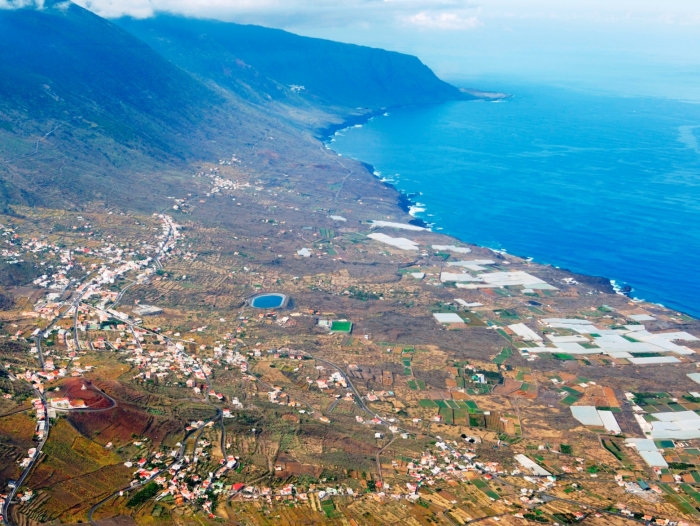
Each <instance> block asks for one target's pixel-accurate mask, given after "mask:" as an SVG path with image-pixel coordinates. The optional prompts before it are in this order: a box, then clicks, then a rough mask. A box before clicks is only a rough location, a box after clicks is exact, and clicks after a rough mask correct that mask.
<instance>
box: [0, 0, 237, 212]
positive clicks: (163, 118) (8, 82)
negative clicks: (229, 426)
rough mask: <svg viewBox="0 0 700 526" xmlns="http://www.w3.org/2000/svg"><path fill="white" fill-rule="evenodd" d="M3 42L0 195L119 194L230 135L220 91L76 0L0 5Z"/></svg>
mask: <svg viewBox="0 0 700 526" xmlns="http://www.w3.org/2000/svg"><path fill="white" fill-rule="evenodd" d="M0 49H2V50H3V51H2V53H0V71H1V72H2V74H1V75H0V179H1V181H2V182H1V183H0V202H4V203H6V202H8V201H20V202H28V203H33V202H37V203H42V202H45V201H47V200H48V199H52V198H54V197H55V196H57V195H64V196H65V195H70V196H72V197H76V198H80V199H91V198H95V197H99V196H100V195H105V194H106V193H107V192H114V191H116V192H117V195H118V194H119V193H120V189H121V190H122V191H123V192H128V191H129V188H130V185H131V184H132V182H133V181H132V179H133V178H134V177H137V176H138V174H143V173H145V172H152V171H154V170H163V169H165V170H167V169H174V168H176V167H178V166H181V165H182V164H183V163H184V162H186V161H187V160H190V159H193V158H201V157H204V156H211V155H214V154H215V152H217V151H218V150H220V149H221V148H220V147H218V146H217V147H214V146H213V143H212V142H211V140H210V139H211V135H213V134H214V131H213V129H212V128H215V127H216V126H219V125H225V126H226V127H227V129H228V130H230V132H231V133H230V135H231V136H235V130H236V129H237V121H238V112H237V111H236V108H235V107H231V105H230V104H229V103H228V101H227V99H226V97H225V94H221V93H216V92H215V91H213V90H212V89H210V88H209V87H207V86H205V85H204V84H202V83H201V82H199V81H198V80H196V79H194V78H193V77H192V76H191V75H190V74H189V73H187V72H185V71H183V70H181V69H180V68H178V67H177V66H175V65H173V64H172V63H171V62H170V61H168V60H166V59H165V58H163V57H162V56H161V55H159V54H158V53H157V52H155V51H154V50H153V49H151V48H150V47H149V46H148V45H147V44H145V43H144V42H142V41H140V40H138V39H137V38H135V37H133V36H132V35H131V34H129V33H127V32H126V31H124V30H122V29H120V28H119V27H117V26H116V25H114V24H112V23H111V22H109V21H107V20H104V19H102V18H100V17H98V16H96V15H94V14H93V13H91V12H89V11H87V10H85V9H82V8H81V7H78V6H76V5H74V4H68V3H66V2H46V4H45V7H44V8H43V9H33V8H26V9H10V10H2V9H0ZM123 192H122V193H123Z"/></svg>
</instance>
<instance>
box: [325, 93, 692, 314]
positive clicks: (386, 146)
mask: <svg viewBox="0 0 700 526" xmlns="http://www.w3.org/2000/svg"><path fill="white" fill-rule="evenodd" d="M505 89H506V91H507V92H508V93H511V94H512V95H513V96H512V98H509V99H507V100H504V101H502V102H484V101H464V102H451V103H446V104H440V105H434V106H421V107H409V108H402V109H396V110H391V111H390V112H389V114H388V115H385V116H381V117H375V118H373V119H372V120H371V121H369V122H368V123H366V124H365V125H363V126H362V127H353V128H348V129H345V130H342V131H340V132H338V133H337V134H336V135H335V136H334V137H333V139H332V142H331V144H330V145H329V146H330V147H331V148H332V149H333V150H335V151H336V152H338V153H340V154H342V155H344V156H347V157H351V158H355V159H358V160H361V161H363V162H366V163H369V164H372V165H373V166H374V167H375V170H377V173H378V174H379V176H380V177H381V178H384V179H386V180H388V181H390V182H392V184H394V186H396V187H397V188H398V189H399V190H401V191H403V192H405V193H408V194H413V193H415V194H418V195H417V196H416V197H414V200H415V201H417V202H418V203H419V204H418V206H417V209H416V211H414V213H415V215H416V216H417V217H420V218H422V219H424V220H425V221H426V222H428V223H434V227H433V228H434V229H442V230H441V231H442V232H445V233H448V234H451V235H454V236H456V237H458V238H460V239H462V240H464V241H468V242H473V243H477V244H480V245H483V246H487V247H490V248H496V249H504V250H506V251H508V252H509V253H511V254H515V255H519V256H527V257H532V258H533V259H534V260H535V261H538V262H540V263H549V264H552V265H556V266H559V267H562V268H567V269H570V270H572V271H575V272H580V273H584V274H590V275H596V276H604V277H607V278H609V279H612V280H615V281H616V282H617V284H619V285H621V286H622V285H629V286H631V287H632V289H633V290H632V293H631V295H632V296H633V297H637V298H642V299H645V300H649V301H653V302H656V303H662V304H664V305H666V306H668V307H671V308H674V309H678V310H681V311H683V312H687V313H689V314H692V315H695V316H700V277H699V275H698V273H699V272H700V104H692V103H684V102H678V101H674V100H666V99H661V98H634V97H620V96H612V95H599V94H592V93H587V92H581V91H576V90H571V89H562V88H555V87H542V86H518V85H514V86H506V87H505Z"/></svg>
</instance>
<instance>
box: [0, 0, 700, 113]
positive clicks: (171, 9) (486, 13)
mask: <svg viewBox="0 0 700 526" xmlns="http://www.w3.org/2000/svg"><path fill="white" fill-rule="evenodd" d="M41 1H42V0H0V7H3V5H4V6H5V7H7V6H8V5H10V4H14V5H18V4H22V3H31V2H41ZM74 1H75V2H76V3H78V4H80V5H82V6H83V7H86V8H88V9H90V10H92V11H94V12H95V13H97V14H99V15H101V16H105V17H118V16H124V15H130V16H135V17H149V16H153V15H154V14H156V13H159V12H168V13H174V14H182V15H187V16H193V17H200V18H216V19H219V20H225V21H232V22H239V23H253V24H260V25H264V26H268V27H276V28H281V29H286V30H289V31H292V32H295V33H299V34H302V35H307V36H315V37H322V38H330V39H333V40H339V41H342V42H351V43H356V44H363V45H370V46H376V47H383V48H386V49H392V50H396V51H402V52H406V53H411V54H414V55H417V56H418V57H420V58H421V60H423V62H425V63H426V64H428V65H429V66H430V67H431V68H433V70H434V71H435V72H436V73H437V74H438V75H439V76H441V77H442V78H444V79H446V80H451V81H454V82H457V83H459V84H461V85H472V86H473V87H479V88H484V89H489V88H491V89H498V88H500V86H499V84H503V85H504V86H506V87H507V84H508V83H509V82H512V81H514V80H518V81H526V82H530V83H535V84H536V83H547V84H562V85H567V86H570V87H577V88H580V89H587V90H594V91H595V90H598V91H604V92H605V91H608V92H614V93H618V94H619V93H622V94H629V95H654V96H663V97H670V98H675V99H681V100H692V101H697V102H700V1H698V0H612V1H611V0H74ZM484 83H485V84H490V85H484Z"/></svg>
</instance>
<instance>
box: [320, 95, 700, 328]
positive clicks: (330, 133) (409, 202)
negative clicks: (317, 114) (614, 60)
mask: <svg viewBox="0 0 700 526" xmlns="http://www.w3.org/2000/svg"><path fill="white" fill-rule="evenodd" d="M480 93H482V92H480ZM483 93H488V92H483ZM499 95H501V94H499ZM503 95H504V96H503V97H499V98H502V99H507V98H510V97H511V96H512V95H505V94H503ZM468 100H473V101H478V100H482V101H483V100H486V101H489V100H494V99H493V98H485V97H474V98H472V99H465V101H468ZM439 104H443V103H442V102H436V103H433V104H420V105H419V104H412V105H405V106H396V107H391V108H381V109H377V110H371V111H367V112H365V113H359V114H349V115H345V116H344V117H343V120H342V121H341V122H339V123H335V124H331V125H329V126H326V127H324V128H321V129H318V130H317V131H316V134H315V135H316V137H317V138H318V139H319V140H320V141H321V142H322V143H323V145H324V146H325V147H326V148H327V149H328V150H330V151H332V152H334V153H336V154H337V155H342V154H340V153H339V152H337V151H335V150H334V149H333V148H332V140H333V138H334V137H335V136H336V135H337V133H338V132H342V131H344V130H348V129H351V128H355V127H362V126H364V125H365V124H367V123H368V122H370V121H371V120H372V119H374V118H377V117H381V116H388V112H390V111H394V110H401V109H404V108H409V107H419V106H424V107H425V106H432V105H439ZM353 160H354V161H356V162H358V163H360V164H361V165H362V166H363V167H364V168H365V169H366V170H367V172H368V173H369V175H371V176H372V177H373V178H374V179H375V180H377V181H378V182H379V183H380V184H383V185H384V186H385V187H387V188H390V189H391V190H393V191H394V192H395V193H396V205H397V207H398V208H399V209H400V210H401V211H402V212H404V213H405V214H407V215H409V216H410V217H411V219H410V220H409V223H410V224H412V225H415V226H420V227H423V228H431V227H432V226H434V224H432V223H427V222H426V221H425V220H423V219H421V218H419V217H415V216H413V214H412V213H411V211H412V209H413V208H415V207H417V206H418V203H417V202H416V201H415V198H416V197H418V196H419V195H420V193H407V192H404V191H403V190H401V189H399V188H397V187H396V186H395V185H394V183H392V182H389V181H386V180H384V179H382V178H381V175H380V173H379V172H378V171H377V170H376V167H375V166H373V165H371V164H369V163H367V162H364V161H361V160H359V159H353ZM445 235H447V236H449V237H451V238H453V239H455V240H457V241H460V242H462V243H466V244H471V245H474V246H479V247H482V248H486V249H488V250H491V251H493V252H494V253H499V252H507V251H506V250H499V249H494V248H492V247H488V246H485V245H479V244H478V243H473V242H470V241H465V240H463V239H461V238H459V237H458V236H456V235H454V234H447V233H446V234H445ZM507 253H509V252H507ZM509 254H510V255H512V256H515V257H518V258H521V259H527V260H529V261H531V262H533V263H535V264H537V265H542V266H545V267H554V268H558V269H561V270H564V271H566V272H570V273H572V274H578V275H582V276H583V275H585V276H587V277H589V278H594V279H598V280H601V281H604V282H605V283H606V285H607V289H608V290H607V291H606V292H608V293H610V294H619V295H621V296H625V297H627V298H629V299H630V300H632V301H634V302H636V303H651V304H654V305H657V306H660V307H663V308H665V309H668V310H671V311H675V312H677V313H679V314H682V315H685V316H688V317H691V318H693V319H697V317H696V316H694V315H693V314H689V313H688V312H686V311H684V310H683V309H679V308H676V307H674V306H668V305H666V304H665V303H657V302H653V301H648V300H646V299H644V298H637V297H634V295H633V292H634V287H633V285H630V284H628V283H627V282H625V281H621V280H617V279H614V278H609V277H607V276H598V275H591V274H585V273H583V272H577V271H574V270H571V269H568V268H565V267H560V266H558V265H556V264H555V263H544V262H541V261H538V260H537V259H535V258H533V257H531V256H524V255H519V254H511V253H509Z"/></svg>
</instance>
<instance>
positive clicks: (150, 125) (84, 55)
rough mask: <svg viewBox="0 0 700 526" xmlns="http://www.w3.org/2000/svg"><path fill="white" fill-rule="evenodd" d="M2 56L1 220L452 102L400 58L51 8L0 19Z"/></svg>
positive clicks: (423, 70) (199, 25)
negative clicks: (353, 123)
mask: <svg viewBox="0 0 700 526" xmlns="http://www.w3.org/2000/svg"><path fill="white" fill-rule="evenodd" d="M0 49H2V50H3V52H2V53H0V71H1V72H2V75H0V209H6V207H7V205H8V203H13V202H18V203H25V204H46V203H48V202H49V201H52V200H55V199H57V198H63V199H66V202H67V203H71V204H79V203H85V202H89V201H91V200H102V199H104V198H105V196H108V195H109V196H111V197H112V198H120V197H128V196H130V195H131V192H132V189H133V187H134V185H139V184H140V183H143V182H144V180H145V178H147V180H148V188H144V189H143V191H142V193H141V194H139V196H138V197H139V198H147V197H148V195H149V192H156V191H157V190H158V191H163V192H165V191H167V187H168V186H169V185H173V184H176V182H174V181H173V180H172V178H173V175H176V174H177V173H179V174H183V173H186V172H187V171H189V167H190V166H191V164H192V163H193V162H197V161H201V160H212V159H216V158H218V157H219V156H227V155H228V156H230V155H231V153H232V152H233V151H239V150H240V149H244V148H246V147H249V146H247V145H249V144H252V143H255V142H256V141H258V140H259V137H260V136H264V135H265V133H266V132H265V130H268V129H271V128H278V127H279V126H280V125H281V123H282V122H284V123H285V124H284V126H285V129H286V130H287V133H288V137H289V138H290V139H289V140H290V141H291V142H293V139H292V137H293V136H294V134H295V133H296V135H297V136H299V133H298V132H299V131H304V130H307V131H308V130H309V129H312V128H317V127H319V124H328V122H329V120H330V121H332V120H335V121H338V120H340V119H341V116H342V115H344V114H347V113H352V112H357V111H358V107H359V108H361V111H365V108H372V109H376V108H380V107H384V106H396V105H404V104H413V103H426V102H438V101H443V100H448V99H455V98H462V97H463V95H462V94H461V93H460V92H459V90H457V89H456V88H454V87H453V86H450V85H449V84H446V83H444V82H442V81H441V80H439V79H438V78H437V77H436V76H435V75H434V74H433V73H432V72H431V71H430V69H428V68H427V67H426V66H425V65H423V64H422V63H421V62H420V61H419V60H418V59H417V58H415V57H411V56H408V55H402V54H399V53H390V52H387V51H384V50H380V49H371V48H366V47H360V46H352V45H347V44H339V43H336V42H329V41H325V40H318V39H311V38H305V37H299V36H296V35H293V34H290V33H286V32H284V31H278V30H273V29H267V28H262V27H256V26H241V25H236V24H228V23H222V22H214V21H202V20H189V19H184V18H177V17H156V18H154V19H151V20H142V21H138V20H131V19H122V20H119V21H117V22H116V23H115V22H113V21H109V20H105V19H103V18H101V17H99V16H97V15H95V14H93V13H91V12H90V11H87V10H85V9H83V8H81V7H79V6H77V5H75V4H72V3H70V2H66V1H60V0H47V1H45V2H44V4H43V7H42V8H40V9H37V8H33V7H32V8H18V9H0ZM278 135H279V134H278ZM296 140H298V141H301V138H300V137H299V138H297V139H296ZM291 142H290V144H291ZM288 148H289V149H290V151H293V149H294V148H295V147H294V146H289V147H288ZM66 206H68V205H66Z"/></svg>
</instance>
